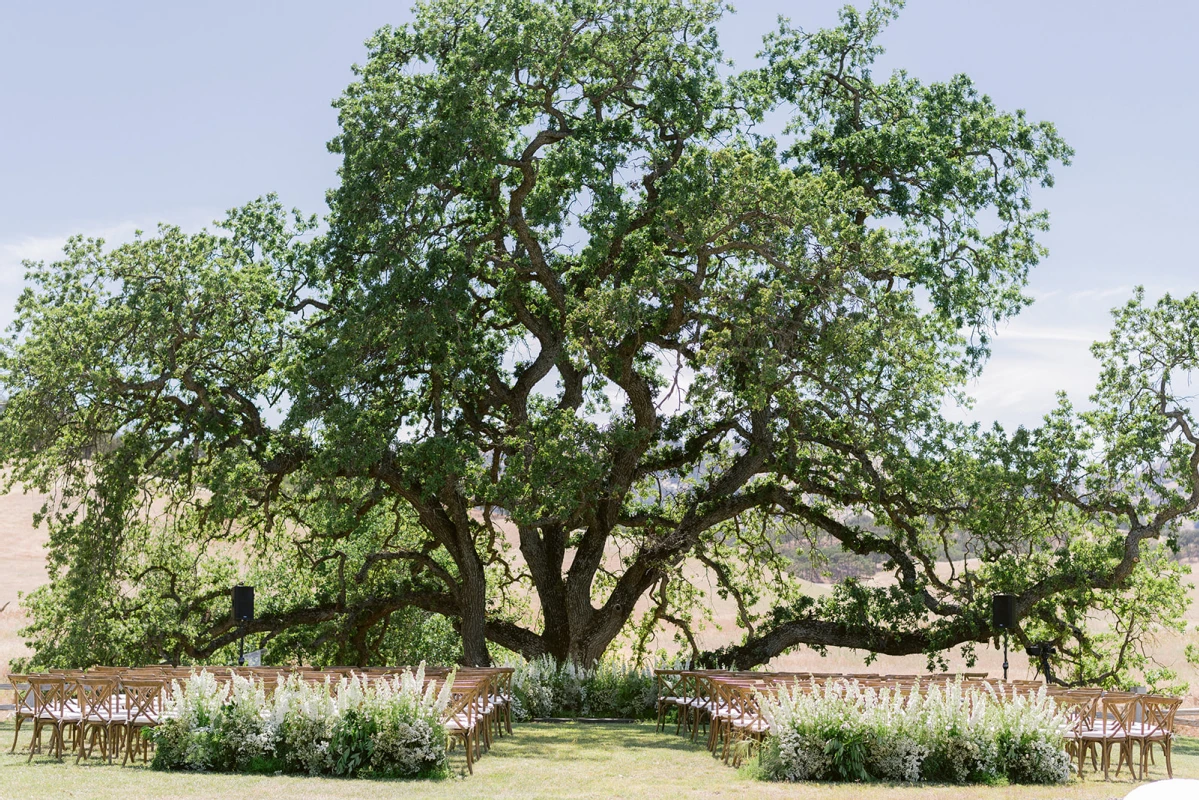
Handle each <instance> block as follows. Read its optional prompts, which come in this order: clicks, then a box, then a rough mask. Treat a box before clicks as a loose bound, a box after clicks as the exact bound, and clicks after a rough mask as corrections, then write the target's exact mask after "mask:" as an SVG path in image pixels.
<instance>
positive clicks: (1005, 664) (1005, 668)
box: [1003, 630, 1007, 683]
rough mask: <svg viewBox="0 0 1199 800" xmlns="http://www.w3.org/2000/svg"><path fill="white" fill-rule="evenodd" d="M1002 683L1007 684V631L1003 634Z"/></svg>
mask: <svg viewBox="0 0 1199 800" xmlns="http://www.w3.org/2000/svg"><path fill="white" fill-rule="evenodd" d="M1003 682H1004V683H1007V630H1004V632H1003Z"/></svg>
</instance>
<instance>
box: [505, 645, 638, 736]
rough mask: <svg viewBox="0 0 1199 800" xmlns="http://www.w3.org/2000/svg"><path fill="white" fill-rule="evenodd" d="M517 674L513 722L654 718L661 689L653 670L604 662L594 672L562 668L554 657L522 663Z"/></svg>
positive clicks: (569, 666)
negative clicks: (545, 718)
mask: <svg viewBox="0 0 1199 800" xmlns="http://www.w3.org/2000/svg"><path fill="white" fill-rule="evenodd" d="M509 666H512V667H514V669H515V672H514V673H513V675H512V718H513V719H516V720H521V721H527V720H530V719H535V718H538V717H621V718H631V719H652V718H653V717H654V715H655V714H656V712H657V702H658V685H657V679H656V678H655V677H654V674H653V672H652V671H651V670H649V669H646V668H642V667H638V666H635V665H632V664H628V663H626V662H623V661H616V660H604V661H601V662H600V663H598V664H596V665H595V666H594V667H580V666H578V665H577V664H574V663H572V662H569V661H567V662H563V663H558V662H557V661H556V660H555V659H554V658H553V657H551V656H542V657H540V658H535V659H533V660H532V661H520V660H517V661H515V662H513V663H511V664H510V665H509Z"/></svg>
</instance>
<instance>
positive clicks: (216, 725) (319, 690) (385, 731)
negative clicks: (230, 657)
mask: <svg viewBox="0 0 1199 800" xmlns="http://www.w3.org/2000/svg"><path fill="white" fill-rule="evenodd" d="M452 682H453V679H452V676H451V678H450V679H449V680H446V681H443V682H440V683H434V682H430V683H429V684H428V685H427V686H426V685H424V665H421V666H420V667H419V668H417V669H416V670H414V671H408V672H404V673H401V674H400V675H397V676H395V677H394V678H389V679H379V680H371V681H370V682H369V683H367V682H365V681H363V680H362V679H361V678H360V677H359V676H357V675H355V676H353V677H350V678H342V679H341V680H340V681H339V682H337V683H336V684H333V683H332V682H330V681H326V682H325V683H323V684H309V683H306V682H304V681H303V680H301V679H300V678H299V677H298V676H294V675H293V676H291V677H289V678H288V679H287V680H286V681H284V682H283V683H281V684H280V685H279V686H278V687H277V688H276V689H275V690H274V691H273V692H271V693H269V695H268V693H267V691H266V690H265V688H264V686H263V684H262V683H261V682H260V681H254V680H251V679H248V678H243V677H240V676H234V677H233V679H232V680H231V681H228V682H224V681H217V679H216V677H215V676H214V675H213V674H212V673H210V672H208V671H201V672H199V673H196V674H194V675H192V676H191V677H190V678H188V679H187V680H186V681H184V682H182V683H179V682H176V684H175V686H174V691H173V692H172V695H171V699H170V700H168V701H167V704H166V708H165V713H164V717H165V718H164V720H163V721H162V722H161V723H160V724H159V725H158V726H157V727H156V728H153V729H151V731H150V732H149V735H150V736H151V737H152V738H153V740H154V742H155V744H156V745H157V749H156V751H155V755H154V767H155V768H156V769H190V770H211V771H219V772H266V773H276V772H292V773H305V774H308V775H321V774H326V775H342V776H377V777H435V776H440V775H444V774H445V773H446V772H447V755H446V736H445V729H444V727H443V725H442V717H443V714H444V712H445V709H446V707H447V706H448V704H449V702H450V692H451V687H452Z"/></svg>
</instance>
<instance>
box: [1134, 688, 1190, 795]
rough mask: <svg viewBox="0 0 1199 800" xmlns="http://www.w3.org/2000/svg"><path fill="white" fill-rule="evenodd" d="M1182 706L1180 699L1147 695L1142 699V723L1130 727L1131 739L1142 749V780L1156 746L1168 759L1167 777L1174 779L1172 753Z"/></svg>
mask: <svg viewBox="0 0 1199 800" xmlns="http://www.w3.org/2000/svg"><path fill="white" fill-rule="evenodd" d="M1181 705H1182V698H1180V697H1161V696H1158V695H1146V696H1144V697H1142V698H1141V722H1140V723H1137V724H1133V725H1131V726H1130V729H1129V738H1130V739H1132V740H1133V741H1135V742H1136V743H1137V744H1138V745H1140V748H1141V774H1140V777H1141V778H1142V779H1143V778H1144V777H1145V772H1146V770H1147V769H1148V767H1149V757H1150V755H1151V754H1152V752H1153V745H1155V744H1156V745H1158V746H1159V747H1161V749H1162V754H1163V755H1164V756H1165V758H1166V775H1167V776H1168V777H1170V778H1173V777H1174V767H1173V766H1172V765H1171V763H1170V753H1171V750H1172V749H1173V742H1174V716H1175V714H1176V713H1177V712H1178V709H1179V707H1180V706H1181Z"/></svg>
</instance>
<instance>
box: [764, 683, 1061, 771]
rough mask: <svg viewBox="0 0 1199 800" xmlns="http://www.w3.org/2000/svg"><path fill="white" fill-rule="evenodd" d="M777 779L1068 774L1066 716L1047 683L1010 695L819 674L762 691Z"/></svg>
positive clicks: (770, 762)
mask: <svg viewBox="0 0 1199 800" xmlns="http://www.w3.org/2000/svg"><path fill="white" fill-rule="evenodd" d="M762 713H763V715H764V716H765V717H766V719H767V721H768V722H769V723H770V737H769V738H768V739H767V741H766V743H765V744H764V745H763V748H762V755H761V759H760V762H759V765H760V769H761V774H762V775H763V777H766V778H769V779H772V780H791V781H797V780H799V781H805V780H845V781H864V780H883V781H896V782H908V783H914V782H916V781H932V782H949V783H995V782H1002V781H1010V782H1012V783H1065V782H1066V781H1068V780H1069V779H1070V776H1071V761H1070V758H1069V756H1068V755H1067V753H1066V750H1065V740H1064V739H1063V737H1062V731H1063V730H1064V729H1065V718H1064V716H1063V715H1061V714H1060V713H1059V712H1058V710H1057V708H1056V706H1055V704H1054V702H1053V700H1052V699H1050V698H1048V697H1046V695H1045V690H1044V688H1042V689H1041V690H1040V691H1039V692H1038V693H1036V694H1018V695H1013V696H1011V697H1003V696H1000V695H996V694H994V693H993V692H992V691H984V690H978V689H970V690H969V691H963V689H962V686H961V684H960V683H946V684H933V685H931V686H929V687H928V688H927V693H921V692H918V691H912V692H910V693H909V692H902V693H901V692H895V691H892V690H890V689H881V690H876V689H874V688H866V687H862V686H860V685H859V684H858V683H857V682H856V681H855V682H846V681H831V680H830V681H828V682H827V683H824V684H818V683H815V682H813V683H812V684H811V685H810V686H806V687H805V686H799V685H796V686H794V687H792V688H790V689H787V690H784V691H781V692H780V693H779V694H778V696H777V697H771V698H763V702H762Z"/></svg>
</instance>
